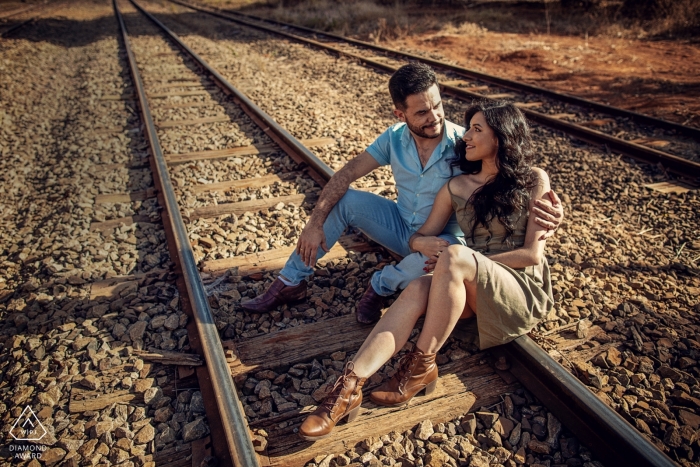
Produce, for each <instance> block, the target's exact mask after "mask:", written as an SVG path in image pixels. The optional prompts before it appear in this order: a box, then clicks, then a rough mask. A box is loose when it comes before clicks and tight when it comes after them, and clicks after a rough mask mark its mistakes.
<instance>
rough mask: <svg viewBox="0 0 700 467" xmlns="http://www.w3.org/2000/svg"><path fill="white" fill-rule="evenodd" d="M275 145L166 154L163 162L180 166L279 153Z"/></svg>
mask: <svg viewBox="0 0 700 467" xmlns="http://www.w3.org/2000/svg"><path fill="white" fill-rule="evenodd" d="M279 150H280V149H279V147H278V146H277V145H276V144H258V145H253V146H239V147H237V148H227V149H217V150H215V151H197V152H186V153H182V154H166V155H165V161H166V162H167V163H168V164H182V163H185V162H193V161H203V160H208V159H223V158H226V157H234V156H253V155H256V154H269V153H271V152H275V151H279Z"/></svg>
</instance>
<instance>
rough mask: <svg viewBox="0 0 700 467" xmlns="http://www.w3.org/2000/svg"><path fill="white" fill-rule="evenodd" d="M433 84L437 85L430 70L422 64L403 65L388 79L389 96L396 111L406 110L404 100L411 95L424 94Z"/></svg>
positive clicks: (434, 76)
mask: <svg viewBox="0 0 700 467" xmlns="http://www.w3.org/2000/svg"><path fill="white" fill-rule="evenodd" d="M433 84H438V81H437V76H436V75H435V72H434V71H433V69H432V68H430V67H429V66H428V65H426V64H424V63H418V62H411V63H409V64H408V65H404V66H402V67H401V68H399V69H398V70H396V72H394V74H393V75H391V78H390V79H389V94H391V99H392V100H393V101H394V105H395V106H396V108H397V109H400V110H405V109H406V98H407V97H408V96H410V95H412V94H419V93H421V92H425V91H427V90H428V89H430V87H431V86H432V85H433Z"/></svg>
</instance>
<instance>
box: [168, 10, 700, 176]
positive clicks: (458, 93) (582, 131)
mask: <svg viewBox="0 0 700 467" xmlns="http://www.w3.org/2000/svg"><path fill="white" fill-rule="evenodd" d="M169 1H171V2H173V3H177V4H179V5H182V6H185V7H187V8H192V9H194V10H197V11H201V12H204V13H207V14H210V15H212V16H217V17H220V18H223V19H226V20H229V21H234V22H237V23H239V24H243V25H246V26H249V27H253V28H256V29H261V30H264V31H267V32H270V33H273V34H277V35H280V36H283V37H287V38H289V39H292V40H294V41H297V42H302V43H305V44H308V45H311V46H314V47H318V48H322V49H325V50H328V51H331V52H333V53H336V54H338V55H341V56H345V57H348V58H351V59H353V60H357V61H359V62H361V63H364V64H366V65H369V66H372V67H374V68H377V69H380V70H384V71H387V72H389V73H393V72H394V71H396V70H397V68H396V67H394V66H391V65H388V64H386V63H382V62H379V61H376V60H372V59H370V58H366V57H363V56H361V55H357V54H354V53H351V52H347V51H345V50H342V49H339V48H337V47H333V46H330V45H328V44H324V43H323V42H319V41H316V40H313V39H308V38H305V37H301V36H297V35H295V34H291V33H287V32H283V31H279V30H277V29H274V28H270V27H267V26H263V25H261V24H256V23H252V22H250V21H247V20H243V19H240V18H236V17H233V16H231V15H230V14H229V13H222V12H219V11H215V10H212V9H209V8H204V7H200V6H195V5H191V4H189V3H187V2H184V1H182V0H169ZM441 87H442V89H443V91H444V92H446V93H447V94H449V95H452V96H454V97H457V98H460V99H490V98H489V97H488V96H487V95H483V94H478V93H475V92H470V91H468V90H466V89H462V88H459V87H456V86H448V85H441ZM520 109H521V111H522V112H523V113H524V114H525V115H526V116H527V117H528V118H529V119H530V120H532V121H535V122H537V123H540V124H542V125H545V126H548V127H550V128H553V129H555V130H559V131H563V132H565V133H568V134H570V135H572V136H574V137H576V138H578V139H581V140H583V141H586V142H588V143H591V144H594V145H598V146H602V147H606V148H608V149H610V150H613V151H617V152H619V153H621V154H624V155H626V156H629V157H632V158H635V159H639V160H642V161H644V162H648V163H652V164H657V163H660V164H662V165H663V166H664V167H666V168H667V169H668V170H670V171H672V172H674V173H677V174H679V175H682V176H685V177H696V178H697V177H700V163H697V162H693V161H690V160H688V159H684V158H682V157H678V156H675V155H673V154H668V153H665V152H663V151H659V150H656V149H652V148H648V147H646V146H643V145H641V144H636V143H632V142H629V141H625V140H623V139H620V138H616V137H614V136H610V135H607V134H605V133H602V132H600V131H596V130H592V129H590V128H586V127H584V126H581V125H577V124H575V123H571V122H567V121H564V120H560V119H558V118H554V117H551V116H549V115H546V114H543V113H540V112H536V111H534V110H530V109H528V108H524V107H520Z"/></svg>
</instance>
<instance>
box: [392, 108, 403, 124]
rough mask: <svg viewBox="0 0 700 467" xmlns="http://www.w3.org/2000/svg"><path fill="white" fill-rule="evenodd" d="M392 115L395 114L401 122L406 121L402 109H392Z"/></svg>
mask: <svg viewBox="0 0 700 467" xmlns="http://www.w3.org/2000/svg"><path fill="white" fill-rule="evenodd" d="M394 116H396V118H398V119H399V120H401V121H402V122H404V123H405V122H406V114H405V113H404V112H403V110H400V109H394Z"/></svg>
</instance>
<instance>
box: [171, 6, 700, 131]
mask: <svg viewBox="0 0 700 467" xmlns="http://www.w3.org/2000/svg"><path fill="white" fill-rule="evenodd" d="M182 3H185V2H182ZM211 8H213V9H216V10H219V11H222V12H227V13H231V14H234V15H240V16H243V17H246V18H250V19H253V20H256V21H264V22H268V23H272V24H276V25H278V26H283V27H287V28H294V29H298V30H300V31H304V32H307V33H309V34H315V35H322V36H326V37H330V38H333V39H336V40H339V41H343V42H347V43H349V44H353V45H357V46H361V47H366V48H369V49H372V50H376V51H378V52H382V53H386V54H391V55H395V56H397V57H403V58H406V59H410V60H416V61H421V62H424V63H427V64H430V65H433V66H436V67H439V68H443V69H446V70H449V71H453V72H455V73H458V74H460V75H463V76H466V77H469V78H474V79H478V80H481V81H483V82H486V83H491V84H495V85H498V86H501V87H504V88H507V89H511V90H513V91H525V92H530V93H535V94H541V95H544V96H549V97H553V98H555V99H558V100H560V101H563V102H568V103H570V104H575V105H580V106H583V107H588V108H590V109H594V110H598V111H600V112H605V113H608V114H611V115H617V116H620V117H627V118H631V119H633V120H636V121H637V122H639V123H644V124H647V125H653V126H654V127H659V128H664V129H667V130H675V131H677V132H678V133H679V134H682V135H687V136H692V137H694V138H696V139H697V140H700V128H694V127H690V126H687V125H683V124H680V123H675V122H671V121H668V120H664V119H662V118H658V117H652V116H651V115H647V114H643V113H639V112H635V111H633V110H627V109H622V108H619V107H614V106H612V105H608V104H603V103H601V102H596V101H593V100H590V99H586V98H583V97H578V96H574V95H571V94H566V93H563V92H558V91H552V90H551V89H546V88H542V87H540V86H535V85H532V84H527V83H522V82H519V81H513V80H510V79H507V78H501V77H499V76H494V75H490V74H488V73H483V72H480V71H476V70H471V69H469V68H465V67H461V66H458V65H453V64H451V63H447V62H443V61H441V60H435V59H433V58H428V57H423V56H420V55H416V54H412V53H410V52H402V51H400V50H396V49H392V48H389V47H382V46H381V45H377V44H373V43H371V42H366V41H361V40H358V39H353V38H351V37H346V36H342V35H340V34H334V33H330V32H324V31H319V30H317V29H312V28H307V27H304V26H297V25H295V24H290V23H284V22H282V21H277V20H274V19H267V18H262V17H260V16H255V15H251V14H248V13H241V12H238V11H231V10H223V9H219V8H215V7H211Z"/></svg>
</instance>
